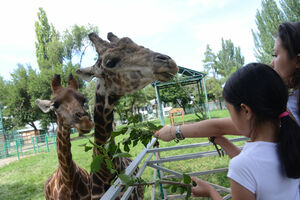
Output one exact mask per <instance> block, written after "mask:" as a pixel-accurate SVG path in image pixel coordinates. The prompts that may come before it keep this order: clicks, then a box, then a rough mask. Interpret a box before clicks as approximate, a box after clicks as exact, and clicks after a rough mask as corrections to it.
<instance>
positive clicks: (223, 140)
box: [214, 136, 229, 147]
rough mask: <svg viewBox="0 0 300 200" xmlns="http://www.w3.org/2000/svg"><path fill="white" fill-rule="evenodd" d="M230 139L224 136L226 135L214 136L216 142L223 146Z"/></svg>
mask: <svg viewBox="0 0 300 200" xmlns="http://www.w3.org/2000/svg"><path fill="white" fill-rule="evenodd" d="M228 141H229V140H228V139H227V138H226V137H224V136H215V137H214V142H215V143H216V144H218V145H220V146H221V147H222V146H223V145H224V144H225V143H227V142H228Z"/></svg>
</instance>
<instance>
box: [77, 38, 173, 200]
mask: <svg viewBox="0 0 300 200" xmlns="http://www.w3.org/2000/svg"><path fill="white" fill-rule="evenodd" d="M89 38H90V40H91V41H92V43H93V44H94V46H95V48H96V51H97V53H98V59H97V61H96V63H95V65H93V66H91V67H87V68H81V69H78V70H77V71H76V73H77V75H78V76H79V77H80V78H82V79H84V80H86V81H91V80H92V79H93V78H94V77H96V78H97V85H96V94H95V108H94V123H95V133H94V141H95V143H96V144H98V145H103V144H105V143H106V142H107V140H108V139H109V137H110V134H111V131H112V123H113V108H114V105H115V104H116V102H117V101H118V100H119V99H120V98H121V97H122V96H124V95H125V94H130V93H133V92H135V91H137V90H139V89H141V88H143V87H145V86H146V85H148V84H149V83H151V82H153V81H154V80H159V81H164V82H165V81H169V80H170V78H171V77H172V76H174V75H175V74H176V73H177V72H178V67H177V65H176V63H175V62H174V61H173V60H172V59H171V58H170V57H169V56H167V55H163V54H160V53H156V52H153V51H151V50H150V49H147V48H144V47H143V46H139V45H137V44H136V43H134V42H133V41H132V40H131V39H130V38H128V37H124V38H121V39H119V38H118V37H117V36H115V35H114V34H113V33H111V32H110V33H108V35H107V39H108V40H109V41H105V40H102V39H101V38H100V37H99V36H98V35H97V34H95V33H91V34H89ZM94 154H96V155H99V154H100V152H99V151H98V150H97V149H96V148H94ZM113 162H114V164H115V166H116V168H117V170H118V172H120V171H122V170H124V169H126V167H127V166H128V165H129V164H130V162H131V160H130V159H129V158H116V159H114V160H113ZM115 176H116V175H115V174H112V173H110V171H109V170H108V169H107V168H106V166H105V164H103V165H102V166H101V169H100V171H99V172H97V173H91V177H90V178H91V182H92V184H91V187H92V192H91V195H92V199H99V198H101V197H102V196H103V194H104V193H105V191H107V190H108V188H109V187H110V182H111V180H113V179H114V178H115ZM121 195H122V194H121ZM118 198H120V196H119V197H118ZM130 198H131V199H142V198H143V188H137V189H135V190H134V192H133V194H132V196H131V197H130Z"/></svg>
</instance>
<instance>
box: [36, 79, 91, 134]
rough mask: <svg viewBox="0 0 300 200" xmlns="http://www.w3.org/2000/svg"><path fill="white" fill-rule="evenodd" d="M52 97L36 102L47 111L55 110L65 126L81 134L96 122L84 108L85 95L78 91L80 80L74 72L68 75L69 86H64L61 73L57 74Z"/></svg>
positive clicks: (52, 85) (52, 87)
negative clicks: (78, 80) (75, 76)
mask: <svg viewBox="0 0 300 200" xmlns="http://www.w3.org/2000/svg"><path fill="white" fill-rule="evenodd" d="M51 90H52V95H53V97H52V99H51V100H50V101H49V100H40V99H37V100H36V101H35V103H36V104H37V105H38V106H39V107H40V109H41V110H42V111H43V112H44V113H47V112H49V111H51V110H53V111H55V113H56V115H57V119H58V121H60V122H61V124H62V125H63V126H64V127H68V128H76V129H77V131H78V132H79V133H81V134H83V133H88V132H90V130H91V129H92V128H93V126H94V124H93V122H92V121H91V119H90V116H89V114H88V113H87V112H86V111H85V109H84V104H85V102H86V99H85V97H84V96H83V95H82V94H80V93H79V92H78V82H77V80H76V79H75V78H73V76H72V74H70V75H69V77H68V86H67V87H66V88H63V87H62V85H61V78H60V75H55V76H54V78H53V79H52V83H51Z"/></svg>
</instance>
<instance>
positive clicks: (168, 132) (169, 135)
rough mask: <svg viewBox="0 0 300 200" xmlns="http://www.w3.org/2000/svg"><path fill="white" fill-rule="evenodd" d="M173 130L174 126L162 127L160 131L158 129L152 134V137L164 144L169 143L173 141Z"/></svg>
mask: <svg viewBox="0 0 300 200" xmlns="http://www.w3.org/2000/svg"><path fill="white" fill-rule="evenodd" d="M175 129H176V127H174V126H170V125H167V126H164V127H163V128H162V129H160V130H159V131H157V132H156V133H155V134H154V137H156V138H158V139H161V140H163V141H165V142H169V141H171V140H173V139H175Z"/></svg>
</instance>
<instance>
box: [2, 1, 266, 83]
mask: <svg viewBox="0 0 300 200" xmlns="http://www.w3.org/2000/svg"><path fill="white" fill-rule="evenodd" d="M40 7H42V8H43V9H44V10H45V11H46V14H47V17H48V21H49V23H52V24H53V25H54V27H55V28H56V30H58V31H59V32H60V33H63V31H64V30H66V29H69V28H71V26H72V25H74V24H77V25H84V26H85V25H87V24H92V25H94V26H97V27H98V29H99V36H100V37H101V38H102V39H106V35H107V33H108V32H113V33H114V34H115V35H117V36H118V37H120V38H121V37H130V38H131V39H132V40H133V41H135V42H136V43H137V44H139V45H142V46H144V47H147V48H149V49H151V50H153V51H156V52H159V53H163V54H166V55H169V56H170V57H172V58H173V59H174V60H175V62H176V63H177V65H179V66H183V67H186V68H190V69H194V70H197V71H202V70H203V67H202V66H203V63H202V60H203V59H204V52H205V50H206V45H210V47H211V49H212V51H213V52H214V53H217V52H218V51H219V50H220V49H221V38H224V39H225V40H227V39H231V41H232V42H233V43H234V45H235V46H239V47H240V48H241V52H242V55H243V56H244V57H245V63H249V62H254V61H256V59H255V56H254V41H253V36H252V32H251V30H254V31H255V30H256V24H255V14H256V12H257V10H260V9H261V0H251V1H242V0H125V1H124V0H109V1H104V0H98V1H96V0H95V1H94V0H85V1H77V0H72V1H68V0H64V1H63V0H47V1H46V0H26V1H19V0H10V1H3V2H2V3H1V6H0V27H1V31H0V69H1V70H0V76H2V77H3V78H4V79H6V80H9V79H10V77H11V75H10V74H11V73H13V72H14V70H15V69H16V68H17V64H18V63H20V64H23V65H24V66H28V65H30V66H32V67H33V68H35V69H38V66H37V62H36V56H35V41H36V36H35V27H34V23H35V21H37V20H38V18H37V12H38V8H40ZM95 55H96V54H95V52H94V50H93V49H92V48H91V49H89V51H88V54H87V56H85V57H84V59H83V63H82V65H83V66H82V67H87V66H91V65H93V64H94V62H95V61H94V59H93V58H94V56H95Z"/></svg>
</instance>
